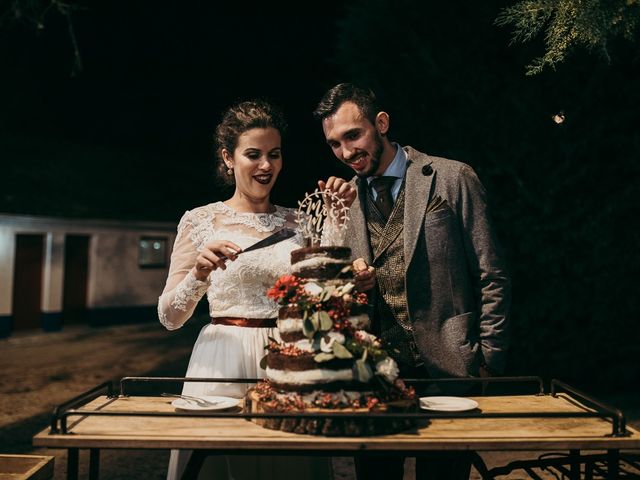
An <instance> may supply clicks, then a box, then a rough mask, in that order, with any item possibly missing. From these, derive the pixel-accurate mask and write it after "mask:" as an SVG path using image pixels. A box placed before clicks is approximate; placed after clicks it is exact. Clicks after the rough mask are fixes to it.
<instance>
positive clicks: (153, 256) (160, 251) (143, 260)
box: [138, 237, 167, 268]
mask: <svg viewBox="0 0 640 480" xmlns="http://www.w3.org/2000/svg"><path fill="white" fill-rule="evenodd" d="M138 266H139V267H140V268H166V266H167V238H166V237H140V241H139V243H138Z"/></svg>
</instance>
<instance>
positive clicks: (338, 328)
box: [247, 245, 416, 435]
mask: <svg viewBox="0 0 640 480" xmlns="http://www.w3.org/2000/svg"><path fill="white" fill-rule="evenodd" d="M291 266H292V270H291V271H292V274H290V275H284V276H282V277H281V278H280V279H278V281H277V282H276V284H275V285H274V286H273V287H272V288H271V289H270V290H269V291H268V293H267V295H268V296H269V298H271V299H273V300H275V301H276V302H277V303H278V304H279V306H280V307H279V313H278V321H277V326H278V333H279V337H280V338H279V339H275V338H274V339H271V340H270V343H269V345H268V346H267V347H266V351H267V353H266V355H265V357H264V358H263V361H262V367H263V368H264V369H265V370H266V380H265V381H263V382H260V383H259V384H258V385H256V387H255V388H253V389H252V391H251V392H250V393H249V395H248V396H247V406H248V407H249V408H250V409H251V411H254V412H270V413H277V412H295V413H297V412H306V413H323V412H326V413H348V414H358V415H356V416H353V415H351V416H350V417H348V418H346V417H345V418H338V417H335V416H334V418H332V417H331V416H326V417H318V418H309V417H307V418H305V417H300V418H286V419H278V418H274V419H266V420H263V419H260V421H258V423H260V424H261V425H263V426H264V427H267V428H272V429H281V430H285V431H293V432H297V433H308V434H321V435H373V434H382V433H390V432H394V431H399V430H402V429H406V428H407V427H409V426H411V425H412V422H411V421H408V420H406V419H381V418H380V417H379V416H378V417H373V416H367V415H366V414H367V413H369V412H374V413H377V412H385V411H394V412H410V411H414V410H415V407H416V396H415V393H414V391H413V389H412V388H407V387H406V386H405V385H404V383H403V382H402V380H400V379H399V378H398V367H397V365H396V363H395V361H394V360H393V359H392V358H391V357H390V356H389V355H388V353H387V352H386V351H385V349H384V348H383V345H382V343H381V341H380V340H379V339H378V338H377V337H376V336H374V335H373V334H371V333H369V332H368V329H369V327H370V324H369V316H368V314H367V301H368V299H367V295H366V294H364V293H361V292H357V291H356V289H355V282H354V279H353V271H352V267H351V250H350V249H349V248H347V247H343V246H335V245H331V246H315V247H306V248H301V249H298V250H294V251H293V252H291ZM360 414H361V415H360ZM358 417H360V418H358Z"/></svg>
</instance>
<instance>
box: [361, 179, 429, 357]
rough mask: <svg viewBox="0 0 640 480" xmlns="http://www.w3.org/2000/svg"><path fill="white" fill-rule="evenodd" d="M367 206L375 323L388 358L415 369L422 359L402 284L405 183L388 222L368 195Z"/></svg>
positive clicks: (403, 269)
mask: <svg viewBox="0 0 640 480" xmlns="http://www.w3.org/2000/svg"><path fill="white" fill-rule="evenodd" d="M366 203H367V205H366V208H367V215H366V218H367V229H368V230H369V239H370V242H371V250H372V252H373V266H374V267H375V269H376V279H377V288H378V295H376V299H377V302H376V305H375V314H374V317H375V318H374V324H375V325H377V327H378V330H379V332H378V333H379V334H380V337H381V338H382V339H383V340H384V341H385V342H386V343H387V344H388V346H389V347H390V349H389V350H390V353H391V356H392V357H394V358H395V359H396V360H397V361H399V362H401V363H403V364H406V365H409V366H416V365H418V364H420V363H421V359H420V354H419V353H418V349H417V346H416V344H415V341H414V339H413V331H412V326H411V322H410V321H409V315H408V312H407V297H406V292H405V283H404V272H405V264H404V235H403V218H404V182H403V184H402V186H401V188H400V192H399V193H398V198H397V200H396V201H395V204H394V206H393V210H392V211H391V214H390V216H389V219H388V221H385V219H384V217H383V216H382V214H381V213H380V212H379V211H378V208H377V207H376V205H375V203H374V202H373V199H372V198H371V196H370V195H367V202H366Z"/></svg>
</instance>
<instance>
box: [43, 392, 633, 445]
mask: <svg viewBox="0 0 640 480" xmlns="http://www.w3.org/2000/svg"><path fill="white" fill-rule="evenodd" d="M473 398H474V400H476V401H477V402H478V404H479V410H480V411H481V412H482V413H506V412H510V413H533V412H589V411H591V410H589V409H587V408H586V407H584V406H582V405H580V404H578V403H577V402H576V401H575V400H574V399H573V398H571V397H569V396H568V395H564V394H559V395H558V396H557V397H552V396H550V395H541V396H537V395H526V396H496V397H473ZM171 402H172V399H171V398H165V397H120V398H115V399H113V398H112V399H109V398H107V397H104V396H101V397H98V398H96V399H95V400H93V401H92V402H90V403H88V404H87V405H85V406H83V407H82V410H102V411H116V412H118V411H120V412H122V411H129V412H149V411H154V412H174V411H175V409H174V407H173V406H172V405H171ZM425 413H428V412H425ZM68 430H69V433H67V434H50V433H49V429H48V428H47V429H46V430H43V431H42V432H40V433H38V434H37V435H36V436H35V437H34V438H33V444H34V446H41V447H54V448H135V449H168V448H173V449H219V450H225V451H228V450H235V451H240V450H246V451H256V450H260V451H267V450H271V451H277V450H289V451H291V453H294V452H295V451H296V450H304V451H306V452H307V453H308V452H309V451H310V450H315V451H324V452H329V451H334V452H335V451H338V450H339V451H347V450H350V451H356V450H360V451H361V450H376V451H383V450H384V451H391V450H401V451H419V450H467V449H472V450H478V451H486V450H552V449H563V450H568V449H580V450H600V449H625V450H626V449H633V450H635V449H640V432H638V431H636V430H634V429H633V428H629V427H627V431H628V432H629V435H628V436H624V437H612V436H611V431H612V426H611V422H610V421H609V420H607V419H603V418H586V417H582V418H533V417H529V418H430V419H429V421H428V422H425V425H424V426H421V427H417V428H414V429H411V430H407V431H405V432H402V433H397V434H393V435H379V436H371V437H325V436H316V435H304V434H296V433H288V432H282V431H278V430H269V429H265V428H263V427H261V426H258V425H256V424H255V423H253V422H251V421H248V420H246V419H244V418H215V417H211V416H207V415H201V416H198V417H193V416H192V417H186V416H175V417H174V416H171V417H143V416H135V415H132V416H126V417H125V416H104V415H102V416H84V417H81V416H79V415H77V416H72V417H70V418H69V421H68Z"/></svg>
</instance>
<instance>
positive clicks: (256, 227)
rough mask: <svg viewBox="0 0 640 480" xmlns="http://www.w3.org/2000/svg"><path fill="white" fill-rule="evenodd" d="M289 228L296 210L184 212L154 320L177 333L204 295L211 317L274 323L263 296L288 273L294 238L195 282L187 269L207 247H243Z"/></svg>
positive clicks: (272, 307)
mask: <svg viewBox="0 0 640 480" xmlns="http://www.w3.org/2000/svg"><path fill="white" fill-rule="evenodd" d="M284 226H287V227H290V228H295V226H296V223H295V211H294V210H292V209H288V208H284V207H276V211H275V212H274V213H259V214H256V213H239V212H236V211H235V210H233V209H231V208H230V207H228V206H227V205H225V204H224V203H222V202H216V203H211V204H209V205H205V206H203V207H198V208H195V209H193V210H191V211H187V212H186V213H185V214H184V215H183V217H182V219H181V220H180V224H179V225H178V234H177V236H176V240H175V243H174V247H173V252H172V254H171V266H170V268H169V276H168V278H167V283H166V285H165V288H164V291H163V292H162V295H161V296H160V298H159V300H158V317H159V319H160V322H161V323H162V324H163V325H164V326H165V327H167V328H168V329H169V330H174V329H176V328H180V327H181V326H182V325H183V324H184V323H185V322H186V321H187V320H188V319H189V317H191V315H192V314H193V310H194V309H195V307H196V304H197V303H198V301H199V300H200V299H201V298H202V296H203V295H204V294H205V293H206V294H207V299H208V301H209V313H210V314H211V316H215V317H225V316H226V317H246V318H274V317H276V316H277V312H278V307H277V304H276V303H275V302H273V301H272V300H270V299H269V298H267V296H266V292H267V290H268V289H269V288H271V286H273V284H274V283H275V281H276V280H277V279H278V277H280V276H281V275H284V274H286V273H288V272H289V271H290V269H291V260H290V259H291V256H290V253H291V251H292V250H294V249H296V248H300V246H301V245H302V238H301V236H300V235H297V236H295V237H293V238H290V239H288V240H285V241H282V242H279V243H276V244H275V245H272V246H270V247H266V248H261V249H258V250H255V251H251V252H247V253H242V254H241V255H239V256H238V258H237V260H235V261H233V262H227V268H226V270H221V269H218V270H214V271H213V272H211V275H209V278H208V280H207V281H204V282H201V281H198V280H197V279H196V278H195V277H194V276H193V274H192V273H191V269H192V268H193V266H194V265H195V260H196V257H197V256H198V253H199V252H200V251H201V250H202V248H203V247H204V246H205V245H206V243H207V242H210V241H211V240H229V241H231V242H234V243H236V244H237V245H238V246H240V247H241V248H243V249H244V248H247V247H248V246H250V245H252V244H253V243H255V242H257V241H258V240H261V239H262V238H264V237H266V236H268V235H270V234H271V233H273V232H274V231H276V230H278V229H280V228H282V227H284Z"/></svg>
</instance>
